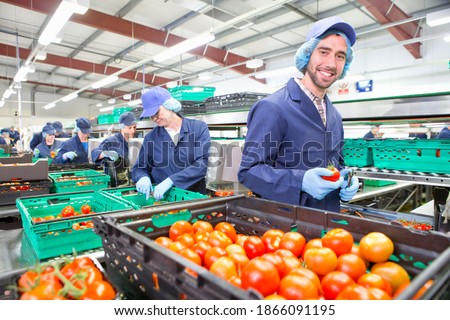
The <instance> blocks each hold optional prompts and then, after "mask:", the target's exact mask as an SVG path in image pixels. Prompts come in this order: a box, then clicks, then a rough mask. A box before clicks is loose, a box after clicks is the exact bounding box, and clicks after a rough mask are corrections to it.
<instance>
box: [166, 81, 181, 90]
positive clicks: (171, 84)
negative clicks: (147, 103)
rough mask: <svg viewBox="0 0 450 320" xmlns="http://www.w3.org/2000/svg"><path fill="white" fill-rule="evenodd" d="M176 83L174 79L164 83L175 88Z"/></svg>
mask: <svg viewBox="0 0 450 320" xmlns="http://www.w3.org/2000/svg"><path fill="white" fill-rule="evenodd" d="M177 85H178V82H176V81H169V82H167V83H166V87H167V88H169V89H171V88H175V87H176V86H177Z"/></svg>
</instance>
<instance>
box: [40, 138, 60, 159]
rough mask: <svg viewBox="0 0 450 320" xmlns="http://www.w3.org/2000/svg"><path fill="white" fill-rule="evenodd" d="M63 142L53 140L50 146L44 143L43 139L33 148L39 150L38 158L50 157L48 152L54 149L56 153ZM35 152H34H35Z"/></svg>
mask: <svg viewBox="0 0 450 320" xmlns="http://www.w3.org/2000/svg"><path fill="white" fill-rule="evenodd" d="M62 145H63V142H62V141H58V140H55V141H54V142H53V144H52V145H51V146H49V145H48V144H47V143H45V140H44V141H42V142H41V143H40V144H38V145H37V147H36V148H35V149H38V150H39V156H38V158H51V155H50V152H52V151H54V152H55V154H58V151H59V149H60V148H61V147H62ZM35 154H36V153H35Z"/></svg>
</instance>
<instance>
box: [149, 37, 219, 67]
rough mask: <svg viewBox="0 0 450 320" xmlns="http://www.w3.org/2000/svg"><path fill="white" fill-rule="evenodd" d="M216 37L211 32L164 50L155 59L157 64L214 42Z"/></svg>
mask: <svg viewBox="0 0 450 320" xmlns="http://www.w3.org/2000/svg"><path fill="white" fill-rule="evenodd" d="M215 38H216V37H215V36H214V34H212V33H211V32H204V33H201V34H199V35H198V36H195V37H193V38H190V39H187V40H184V41H182V42H180V43H177V44H176V45H174V46H172V47H170V48H168V49H167V50H164V51H163V52H161V53H158V54H157V55H155V56H154V57H153V60H154V61H155V62H162V61H164V60H167V59H170V58H172V57H175V56H177V55H179V54H182V53H184V52H187V51H189V50H192V49H194V48H197V47H200V46H201V45H204V44H207V43H209V42H211V41H213V40H214V39H215Z"/></svg>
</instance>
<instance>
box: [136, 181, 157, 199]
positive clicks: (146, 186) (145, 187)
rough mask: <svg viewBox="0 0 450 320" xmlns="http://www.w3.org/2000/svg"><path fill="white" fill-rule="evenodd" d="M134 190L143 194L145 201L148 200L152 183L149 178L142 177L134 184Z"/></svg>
mask: <svg viewBox="0 0 450 320" xmlns="http://www.w3.org/2000/svg"><path fill="white" fill-rule="evenodd" d="M136 190H137V191H138V192H140V193H142V194H145V200H148V197H149V196H150V192H151V191H153V186H152V182H151V181H150V177H142V178H140V179H139V180H138V182H137V183H136Z"/></svg>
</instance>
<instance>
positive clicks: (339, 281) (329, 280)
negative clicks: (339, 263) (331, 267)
mask: <svg viewBox="0 0 450 320" xmlns="http://www.w3.org/2000/svg"><path fill="white" fill-rule="evenodd" d="M321 284H322V289H323V295H324V297H325V299H327V300H334V299H336V297H337V296H338V295H339V293H341V291H342V290H344V288H345V287H347V286H349V285H351V284H355V281H354V280H353V279H352V278H351V277H350V276H349V275H348V274H346V273H344V272H341V271H332V272H330V273H327V274H326V275H325V276H324V277H323V278H322V281H321Z"/></svg>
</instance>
